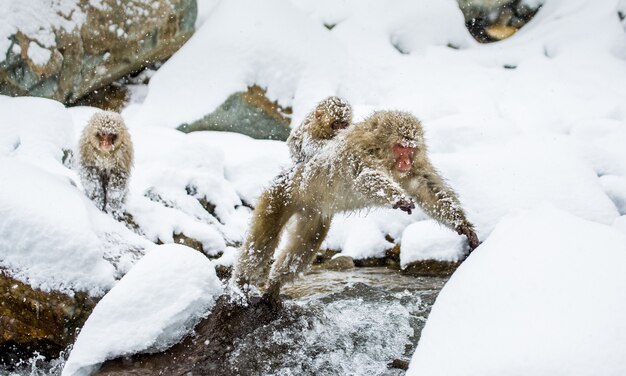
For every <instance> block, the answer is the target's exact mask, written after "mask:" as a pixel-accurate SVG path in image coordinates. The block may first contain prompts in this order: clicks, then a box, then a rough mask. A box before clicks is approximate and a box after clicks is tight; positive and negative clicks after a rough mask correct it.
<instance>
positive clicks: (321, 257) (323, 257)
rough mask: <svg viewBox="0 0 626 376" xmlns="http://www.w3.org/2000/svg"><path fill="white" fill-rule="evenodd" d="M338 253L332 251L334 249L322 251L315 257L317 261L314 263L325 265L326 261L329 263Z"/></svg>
mask: <svg viewBox="0 0 626 376" xmlns="http://www.w3.org/2000/svg"><path fill="white" fill-rule="evenodd" d="M338 253H339V251H335V250H332V249H325V250H320V251H319V252H317V254H316V255H315V260H314V261H313V263H314V264H323V263H325V262H326V261H329V260H330V259H332V258H333V256H335V255H336V254H338Z"/></svg>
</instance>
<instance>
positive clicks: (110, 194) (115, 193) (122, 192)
mask: <svg viewBox="0 0 626 376" xmlns="http://www.w3.org/2000/svg"><path fill="white" fill-rule="evenodd" d="M128 177H129V176H128V174H127V173H124V172H121V171H112V172H111V175H109V177H108V179H107V183H108V184H107V189H106V196H105V197H106V202H105V205H106V208H105V209H106V211H107V212H110V213H111V214H112V215H113V217H114V218H115V219H118V220H119V219H122V218H123V217H124V201H125V200H126V195H127V194H128V184H127V183H128Z"/></svg>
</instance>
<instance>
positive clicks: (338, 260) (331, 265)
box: [321, 255, 354, 271]
mask: <svg viewBox="0 0 626 376" xmlns="http://www.w3.org/2000/svg"><path fill="white" fill-rule="evenodd" d="M321 267H322V268H324V269H328V270H335V271H341V270H350V269H352V268H354V259H352V257H350V256H344V255H339V256H336V257H333V258H332V259H330V260H328V261H326V262H325V263H323V264H322V265H321Z"/></svg>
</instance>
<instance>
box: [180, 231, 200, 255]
mask: <svg viewBox="0 0 626 376" xmlns="http://www.w3.org/2000/svg"><path fill="white" fill-rule="evenodd" d="M173 238H174V243H176V244H182V245H186V246H187V247H190V248H193V249H195V250H196V251H200V252H203V251H204V249H203V248H202V243H201V242H200V241H198V240H196V239H193V238H190V237H189V236H187V235H185V234H183V233H180V234H174V235H173Z"/></svg>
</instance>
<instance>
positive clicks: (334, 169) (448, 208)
mask: <svg viewBox="0 0 626 376" xmlns="http://www.w3.org/2000/svg"><path fill="white" fill-rule="evenodd" d="M413 198H415V200H416V201H417V203H418V204H419V205H420V206H421V208H422V209H423V210H424V211H425V212H426V213H428V214H429V215H430V216H432V217H433V218H434V219H436V220H437V221H439V222H440V223H442V224H444V225H446V226H448V227H450V228H451V229H453V230H455V231H456V232H457V233H459V234H462V235H465V236H466V237H467V239H468V242H469V246H470V249H474V248H476V247H477V246H478V245H479V244H480V242H479V240H478V237H477V236H476V233H475V232H474V226H473V225H472V224H471V223H470V222H469V221H468V220H467V218H466V216H465V213H464V212H463V209H462V208H461V205H460V203H459V200H458V198H457V196H456V194H455V193H454V191H453V190H452V189H451V188H450V187H448V186H447V185H446V184H445V183H444V181H443V180H442V178H441V177H440V176H439V174H438V173H437V171H436V170H435V168H434V167H433V166H432V164H431V163H430V161H429V159H428V157H427V154H426V145H425V144H424V137H423V131H422V126H421V124H420V122H419V120H417V119H416V118H415V117H414V116H412V115H411V114H409V113H406V112H397V111H381V112H376V113H374V114H373V115H372V116H371V117H369V118H368V119H366V120H365V121H363V122H361V123H358V124H355V125H353V126H351V127H349V128H348V129H346V131H345V132H341V133H339V134H338V135H337V137H335V138H334V139H332V140H330V141H328V145H327V146H326V147H324V148H322V149H321V150H320V151H319V152H318V153H317V154H315V155H314V156H312V157H311V159H310V160H309V161H307V162H304V163H299V164H296V165H295V166H293V167H292V168H291V169H289V170H287V171H285V172H283V173H282V174H280V175H279V176H278V177H277V178H276V179H275V180H274V181H273V183H272V184H271V186H270V187H269V188H268V189H267V190H266V191H265V192H263V194H262V195H261V197H260V198H259V200H258V203H257V206H256V208H255V211H254V215H253V218H252V223H251V227H250V229H249V232H248V235H247V239H246V241H245V242H244V245H243V249H242V251H241V253H240V257H239V262H238V263H237V265H236V267H235V271H234V273H233V280H234V282H236V283H237V284H238V286H239V287H240V288H242V289H243V290H244V291H245V290H247V289H248V288H249V285H258V284H259V283H266V287H267V288H266V293H265V298H266V299H269V300H270V301H277V299H278V294H279V292H280V288H281V286H282V285H283V284H284V283H286V282H288V281H290V280H292V279H293V278H295V277H296V276H297V275H298V274H299V273H301V272H303V271H305V270H306V268H307V267H308V266H309V265H310V264H311V262H312V260H313V258H314V257H315V254H316V252H317V251H318V250H319V247H320V245H321V244H322V242H323V241H324V238H325V237H326V234H327V233H328V229H329V227H330V223H331V220H332V218H333V215H334V214H335V213H338V212H343V211H352V210H358V209H363V208H368V207H375V206H379V207H389V208H394V209H400V210H402V211H405V212H407V213H408V214H411V211H412V210H413V209H415V203H414V201H413ZM292 217H294V220H295V223H293V226H292V225H290V226H289V228H290V229H291V231H290V234H289V235H290V236H289V237H288V242H287V244H286V247H285V249H284V250H283V251H282V252H281V253H280V255H279V256H278V259H277V260H276V261H275V263H274V265H273V267H272V268H271V270H270V263H271V259H272V256H273V254H274V251H275V249H276V248H277V246H278V243H279V240H280V235H281V232H283V229H284V228H285V226H286V224H287V222H288V221H289V220H290V219H291V218H292ZM268 275H269V277H268Z"/></svg>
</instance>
